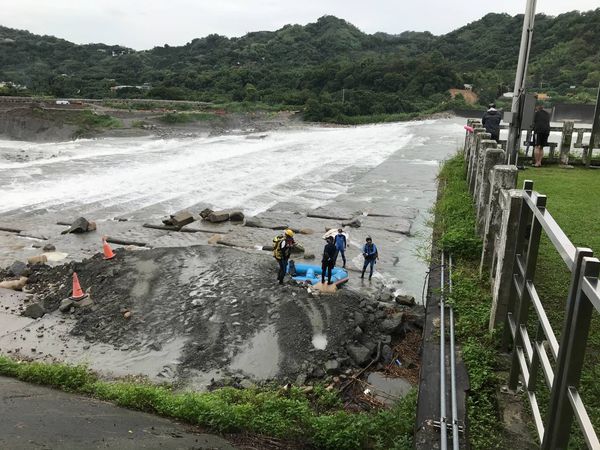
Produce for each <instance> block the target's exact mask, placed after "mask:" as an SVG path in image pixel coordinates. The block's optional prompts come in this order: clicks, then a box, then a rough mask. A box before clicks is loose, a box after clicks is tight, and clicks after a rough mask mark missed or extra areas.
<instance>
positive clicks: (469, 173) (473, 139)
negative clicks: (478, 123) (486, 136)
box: [467, 127, 485, 186]
mask: <svg viewBox="0 0 600 450" xmlns="http://www.w3.org/2000/svg"><path fill="white" fill-rule="evenodd" d="M483 132H485V128H481V127H478V128H475V129H474V130H473V134H472V136H471V147H470V151H469V160H468V161H467V184H468V185H469V186H470V185H471V177H472V176H473V168H474V166H475V164H474V161H473V159H474V158H475V155H476V154H477V142H478V136H479V134H480V133H483Z"/></svg>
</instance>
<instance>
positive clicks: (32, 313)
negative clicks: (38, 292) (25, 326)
mask: <svg viewBox="0 0 600 450" xmlns="http://www.w3.org/2000/svg"><path fill="white" fill-rule="evenodd" d="M44 314H46V310H45V309H44V308H43V307H42V305H40V304H39V303H32V304H31V305H29V306H28V307H27V308H25V310H24V311H23V312H22V313H21V315H22V316H25V317H30V318H32V319H39V318H40V317H42V316H43V315H44Z"/></svg>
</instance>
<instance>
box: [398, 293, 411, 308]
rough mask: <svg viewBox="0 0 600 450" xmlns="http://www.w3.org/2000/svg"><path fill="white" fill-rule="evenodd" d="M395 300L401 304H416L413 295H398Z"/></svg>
mask: <svg viewBox="0 0 600 450" xmlns="http://www.w3.org/2000/svg"><path fill="white" fill-rule="evenodd" d="M394 300H395V301H396V303H398V304H399V305H405V306H414V304H415V298H414V297H413V296H412V295H397V296H396V297H395V298H394Z"/></svg>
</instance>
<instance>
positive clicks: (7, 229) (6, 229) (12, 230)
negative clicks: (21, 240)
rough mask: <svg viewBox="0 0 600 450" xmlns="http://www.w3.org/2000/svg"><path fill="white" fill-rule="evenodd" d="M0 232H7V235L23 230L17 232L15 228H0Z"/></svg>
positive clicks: (19, 231)
mask: <svg viewBox="0 0 600 450" xmlns="http://www.w3.org/2000/svg"><path fill="white" fill-rule="evenodd" d="M0 231H7V232H9V233H21V232H22V231H23V230H18V229H16V228H10V227H0Z"/></svg>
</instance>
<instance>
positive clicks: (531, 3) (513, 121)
mask: <svg viewBox="0 0 600 450" xmlns="http://www.w3.org/2000/svg"><path fill="white" fill-rule="evenodd" d="M535 4H536V0H527V6H526V8H525V16H524V17H523V31H522V33H521V49H520V51H519V62H518V64H517V73H516V76H515V90H514V93H513V98H512V107H511V109H510V127H509V129H508V139H507V141H506V163H507V164H511V163H512V164H514V163H515V161H516V159H517V153H518V151H519V148H521V107H522V101H523V94H524V93H525V78H526V76H527V63H528V62H529V51H530V50H531V39H532V37H533V22H534V20H535Z"/></svg>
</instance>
